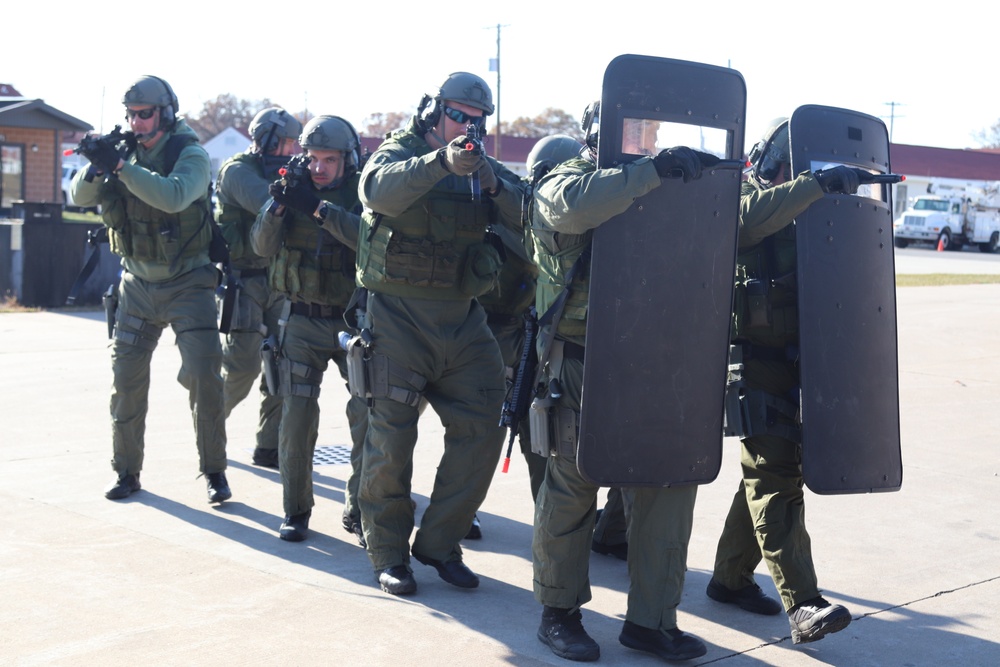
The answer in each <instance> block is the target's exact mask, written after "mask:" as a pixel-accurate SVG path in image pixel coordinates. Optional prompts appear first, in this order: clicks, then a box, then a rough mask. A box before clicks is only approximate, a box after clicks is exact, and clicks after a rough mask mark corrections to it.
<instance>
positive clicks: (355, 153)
mask: <svg viewBox="0 0 1000 667" xmlns="http://www.w3.org/2000/svg"><path fill="white" fill-rule="evenodd" d="M334 118H337V119H339V120H341V121H343V123H344V125H346V126H347V127H348V129H349V130H350V131H351V136H352V137H354V149H353V150H352V151H351V152H350V154H348V156H347V165H346V166H345V168H344V174H345V175H347V174H348V173H350V174H353V173H354V172H356V171H357V170H358V169H359V168H360V166H361V137H360V136H358V132H357V130H355V129H354V126H353V125H351V124H350V123H348V122H347V121H346V120H344V119H343V118H341V117H340V116H334Z"/></svg>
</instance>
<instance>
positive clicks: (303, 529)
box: [278, 510, 312, 542]
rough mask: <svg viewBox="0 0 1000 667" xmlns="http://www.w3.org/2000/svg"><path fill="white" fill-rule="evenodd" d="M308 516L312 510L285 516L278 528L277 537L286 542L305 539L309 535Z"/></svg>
mask: <svg viewBox="0 0 1000 667" xmlns="http://www.w3.org/2000/svg"><path fill="white" fill-rule="evenodd" d="M310 516H312V510H309V511H308V512H303V513H302V514H295V515H292V516H286V517H285V520H284V522H283V523H282V524H281V528H279V529H278V537H280V538H281V539H283V540H285V541H286V542H301V541H302V540H304V539H306V537H308V535H309V517H310Z"/></svg>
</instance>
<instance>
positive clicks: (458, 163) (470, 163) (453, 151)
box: [440, 135, 482, 176]
mask: <svg viewBox="0 0 1000 667" xmlns="http://www.w3.org/2000/svg"><path fill="white" fill-rule="evenodd" d="M468 143H469V138H468V137H466V136H464V135H463V136H461V137H458V138H456V139H455V140H454V141H453V142H451V143H450V144H448V145H447V146H445V147H444V148H443V149H442V152H441V154H440V155H441V161H442V162H443V163H444V166H445V168H446V169H447V170H448V171H450V172H451V173H453V174H458V175H459V176H469V175H470V174H472V172H474V171H476V170H477V169H479V160H480V159H481V157H482V156H481V155H478V154H477V153H476V152H475V151H470V150H467V149H466V148H465V146H466V144H468Z"/></svg>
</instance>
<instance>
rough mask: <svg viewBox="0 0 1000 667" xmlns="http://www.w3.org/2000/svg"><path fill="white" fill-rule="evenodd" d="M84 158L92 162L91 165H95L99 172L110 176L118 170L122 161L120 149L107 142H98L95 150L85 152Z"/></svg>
mask: <svg viewBox="0 0 1000 667" xmlns="http://www.w3.org/2000/svg"><path fill="white" fill-rule="evenodd" d="M83 157H85V158H87V159H88V160H90V163H91V164H92V165H94V167H96V168H97V170H98V171H100V172H103V173H105V174H110V173H111V172H113V171H114V170H115V169H117V168H118V162H119V160H121V155H120V154H119V153H118V149H117V148H115V147H114V146H112V145H111V144H110V143H108V142H106V141H99V142H97V144H96V146H94V148H92V149H90V150H88V151H86V152H84V154H83Z"/></svg>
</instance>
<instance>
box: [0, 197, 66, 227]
mask: <svg viewBox="0 0 1000 667" xmlns="http://www.w3.org/2000/svg"><path fill="white" fill-rule="evenodd" d="M62 211H63V207H62V204H50V203H48V202H34V201H22V200H17V201H14V202H13V205H12V208H11V212H12V214H13V216H14V217H15V218H21V219H22V220H24V222H25V223H29V222H62Z"/></svg>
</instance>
